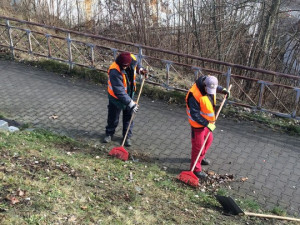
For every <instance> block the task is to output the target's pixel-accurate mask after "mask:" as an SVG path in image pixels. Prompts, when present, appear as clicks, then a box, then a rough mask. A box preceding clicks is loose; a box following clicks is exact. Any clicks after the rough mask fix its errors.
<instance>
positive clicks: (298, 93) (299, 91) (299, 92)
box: [292, 88, 300, 118]
mask: <svg viewBox="0 0 300 225" xmlns="http://www.w3.org/2000/svg"><path fill="white" fill-rule="evenodd" d="M294 90H295V91H296V100H295V109H294V110H293V112H292V118H296V114H297V109H298V104H299V99H300V88H294Z"/></svg>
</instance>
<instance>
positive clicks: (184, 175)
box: [177, 85, 232, 187]
mask: <svg viewBox="0 0 300 225" xmlns="http://www.w3.org/2000/svg"><path fill="white" fill-rule="evenodd" d="M231 86H232V85H230V86H229V88H228V91H230V89H231ZM226 97H227V95H225V96H224V99H223V101H222V103H221V105H220V108H219V110H218V112H217V115H216V121H217V119H218V117H219V114H220V112H221V110H222V108H223V106H224V104H225V101H226ZM210 134H211V132H209V133H208V134H207V136H206V138H205V140H204V142H203V145H202V146H201V149H200V151H199V154H198V156H197V159H196V160H195V162H194V165H193V167H192V169H191V170H190V171H182V172H181V173H180V174H179V175H178V177H177V179H178V180H180V181H182V182H184V183H186V184H188V185H191V186H193V187H197V186H198V185H199V178H198V177H197V176H196V175H195V174H194V172H193V171H194V169H195V167H196V164H197V162H198V160H199V158H200V155H201V153H202V151H203V149H204V146H205V144H206V142H207V140H208V138H209V136H210Z"/></svg>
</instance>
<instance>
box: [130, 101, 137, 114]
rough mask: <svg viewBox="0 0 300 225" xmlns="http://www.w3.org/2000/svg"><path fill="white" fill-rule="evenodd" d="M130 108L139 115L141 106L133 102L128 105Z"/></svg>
mask: <svg viewBox="0 0 300 225" xmlns="http://www.w3.org/2000/svg"><path fill="white" fill-rule="evenodd" d="M128 107H129V108H130V109H131V110H132V111H133V112H134V113H137V111H138V109H139V106H138V105H137V104H136V103H135V102H134V101H133V100H131V102H130V103H129V104H128Z"/></svg>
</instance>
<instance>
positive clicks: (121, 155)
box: [108, 146, 128, 161]
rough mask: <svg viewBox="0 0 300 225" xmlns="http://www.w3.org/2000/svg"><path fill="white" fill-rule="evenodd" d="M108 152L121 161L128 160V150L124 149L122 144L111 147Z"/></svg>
mask: <svg viewBox="0 0 300 225" xmlns="http://www.w3.org/2000/svg"><path fill="white" fill-rule="evenodd" d="M108 154H109V155H111V156H114V157H116V158H118V159H121V160H123V161H127V160H128V152H127V151H126V150H125V148H124V147H123V146H120V147H115V148H113V149H112V150H110V152H109V153H108Z"/></svg>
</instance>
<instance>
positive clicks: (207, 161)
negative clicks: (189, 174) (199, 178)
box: [201, 158, 210, 166]
mask: <svg viewBox="0 0 300 225" xmlns="http://www.w3.org/2000/svg"><path fill="white" fill-rule="evenodd" d="M209 164H210V161H209V160H208V159H206V158H204V159H202V161H201V165H203V166H207V165H209Z"/></svg>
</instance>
